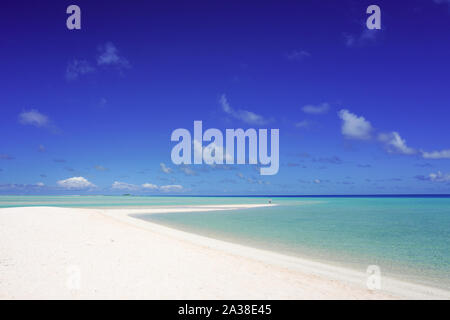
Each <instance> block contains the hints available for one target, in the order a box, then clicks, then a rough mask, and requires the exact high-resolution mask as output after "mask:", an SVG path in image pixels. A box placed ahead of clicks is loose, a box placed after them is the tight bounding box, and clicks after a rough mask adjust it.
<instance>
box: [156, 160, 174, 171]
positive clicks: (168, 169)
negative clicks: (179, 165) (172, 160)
mask: <svg viewBox="0 0 450 320" xmlns="http://www.w3.org/2000/svg"><path fill="white" fill-rule="evenodd" d="M159 166H160V167H161V171H162V172H164V173H172V172H173V170H172V169H171V168H169V167H167V166H166V165H165V164H164V163H162V162H161V163H160V164H159Z"/></svg>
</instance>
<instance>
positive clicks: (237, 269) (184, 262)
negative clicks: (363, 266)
mask: <svg viewBox="0 0 450 320" xmlns="http://www.w3.org/2000/svg"><path fill="white" fill-rule="evenodd" d="M271 205H272V206H273V205H275V204H271ZM263 206H270V204H259V205H193V206H171V207H159V208H148V209H143V208H139V209H125V208H124V209H87V208H57V207H22V208H5V209H0V239H1V241H0V299H16V298H25V299H27V298H62V299H78V298H86V299H101V298H106V299H109V298H112V299H114V298H118V299H123V298H131V299H134V298H151V299H405V298H406V299H408V298H411V299H449V298H450V292H448V291H445V290H442V289H438V288H432V287H426V286H423V285H417V284H413V283H408V282H403V281H400V280H395V279H391V278H387V277H382V290H376V291H370V290H368V289H367V287H366V286H365V283H366V279H367V274H365V273H363V272H357V271H355V270H351V269H347V268H342V267H336V266H333V265H330V264H325V263H322V262H315V261H312V260H309V259H303V258H299V257H291V256H287V255H283V254H278V253H275V252H271V251H266V250H261V249H256V248H251V247H247V246H243V245H239V244H235V243H230V242H225V241H222V240H217V239H213V238H208V237H205V236H200V235H197V234H193V233H187V232H184V231H180V230H176V229H172V228H169V227H165V226H162V225H158V224H156V223H152V222H148V221H144V220H141V219H139V218H136V217H132V216H130V215H132V214H141V213H142V214H143V213H145V214H152V213H155V214H156V213H169V212H194V211H195V212H199V211H213V210H214V211H216V210H233V209H242V208H255V207H263ZM30 223H31V224H30ZM52 223H54V224H55V225H56V228H55V227H54V226H52ZM11 229H12V230H11ZM64 229H65V230H64ZM52 230H53V231H54V232H56V233H57V234H52V233H51V231H52ZM14 231H19V234H16V233H15V232H14ZM20 231H21V232H22V233H21V234H20ZM23 231H27V232H23ZM49 231H50V233H48V232H49ZM69 234H71V235H72V236H71V237H69ZM49 237H50V239H53V240H54V241H55V242H52V241H50V242H49V241H48V240H49V239H48V238H49ZM106 238H111V239H110V241H106V240H107V239H106ZM113 238H114V239H113ZM116 238H117V239H116ZM33 242H36V243H33ZM86 242H87V243H88V248H86ZM29 243H33V245H34V247H35V248H36V250H37V251H38V252H53V254H52V258H51V261H46V259H45V256H46V255H45V254H44V257H43V256H42V254H38V253H37V252H36V253H35V252H32V251H31V252H30V251H29V249H30V248H29V246H28V245H27V244H29ZM118 243H121V247H120V248H115V247H116V246H117V244H118ZM10 246H11V247H12V248H11V247H10ZM43 246H44V248H43ZM45 246H47V247H46V248H45ZM69 248H70V249H71V250H72V251H70V250H68V249H69ZM127 252H128V253H129V256H128V255H127V254H126V253H127ZM151 252H157V253H156V254H151ZM5 257H6V261H7V262H6V264H5V263H4V262H3V260H4V259H5ZM70 257H73V258H72V259H69V258H70ZM74 257H76V258H74ZM89 258H90V259H89ZM118 258H119V261H117V259H118ZM8 259H9V260H10V263H12V265H9V264H8ZM52 261H53V262H52ZM94 261H95V263H93V262H94ZM111 263H112V265H115V266H116V268H117V269H118V270H122V272H124V273H125V274H135V275H134V276H124V275H123V274H122V273H120V275H118V274H117V272H116V270H109V271H108V269H110V268H111ZM71 264H75V265H80V269H81V270H82V271H83V272H82V274H84V275H85V277H87V278H88V279H89V281H88V282H87V283H85V282H83V283H85V286H83V287H82V288H81V289H80V290H69V289H67V288H66V287H65V286H64V284H65V282H64V281H63V280H64V279H65V278H66V277H67V274H65V269H64V268H65V267H67V266H70V265H71ZM14 265H19V266H18V267H17V268H16V269H19V270H14V268H12V267H13V266H14ZM43 265H44V266H47V267H46V268H42V266H43ZM97 265H98V268H97ZM100 266H103V267H100ZM33 269H34V271H35V272H34V273H36V270H38V271H39V272H38V273H39V274H40V276H39V277H36V275H35V274H34V273H33ZM54 269H57V272H56V275H57V276H55V275H53V276H52V274H54V273H53V272H54V271H55V270H54ZM105 269H106V270H105ZM148 269H150V270H152V272H151V273H149V272H148ZM50 270H53V271H52V272H50ZM33 275H34V277H33ZM42 277H44V279H45V278H46V277H48V279H49V280H48V281H47V282H46V283H45V284H42V285H43V286H44V287H46V288H48V291H45V290H43V289H42V287H40V286H38V288H41V289H36V290H32V291H31V292H30V291H27V289H26V288H24V287H23V286H24V285H26V282H31V283H33V282H35V280H36V278H40V279H42ZM85 277H83V279H84V278H85ZM130 277H131V278H133V279H134V278H136V279H135V280H136V281H137V282H138V283H147V285H137V284H136V282H133V281H132V279H129V278H130ZM108 279H109V280H108ZM111 279H114V281H113V283H111ZM33 280H34V281H33ZM150 280H151V281H150ZM44 282H45V281H44ZM21 284H22V285H21ZM86 286H87V287H86ZM116 287H121V288H126V289H125V290H121V291H120V292H118V291H116V290H115V288H116ZM155 289H156V291H155Z"/></svg>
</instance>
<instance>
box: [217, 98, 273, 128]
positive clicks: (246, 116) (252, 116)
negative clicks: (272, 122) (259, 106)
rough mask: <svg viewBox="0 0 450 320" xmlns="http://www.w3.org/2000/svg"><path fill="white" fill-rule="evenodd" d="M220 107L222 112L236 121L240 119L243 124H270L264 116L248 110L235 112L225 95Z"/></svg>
mask: <svg viewBox="0 0 450 320" xmlns="http://www.w3.org/2000/svg"><path fill="white" fill-rule="evenodd" d="M219 102H220V105H221V106H222V110H223V111H224V112H225V113H227V114H228V115H230V116H232V117H233V118H235V119H238V120H240V121H242V122H245V123H248V124H253V125H263V124H266V123H267V122H269V121H268V120H266V119H265V118H264V117H263V116H261V115H259V114H256V113H254V112H251V111H247V110H235V109H233V108H232V107H231V105H230V103H229V102H228V100H227V97H226V95H225V94H222V96H221V97H220V99H219Z"/></svg>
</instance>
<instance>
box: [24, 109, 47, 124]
mask: <svg viewBox="0 0 450 320" xmlns="http://www.w3.org/2000/svg"><path fill="white" fill-rule="evenodd" d="M19 122H20V123H21V124H24V125H31V126H35V127H46V126H48V125H49V124H50V120H49V118H48V117H47V116H46V115H45V114H42V113H40V112H39V111H37V110H35V109H32V110H30V111H24V112H22V113H20V114H19Z"/></svg>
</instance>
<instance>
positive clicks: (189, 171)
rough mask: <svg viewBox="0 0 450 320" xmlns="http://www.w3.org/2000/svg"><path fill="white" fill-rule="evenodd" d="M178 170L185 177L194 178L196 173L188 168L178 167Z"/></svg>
mask: <svg viewBox="0 0 450 320" xmlns="http://www.w3.org/2000/svg"><path fill="white" fill-rule="evenodd" d="M180 170H181V171H182V172H183V173H184V174H185V175H187V176H196V175H197V173H196V172H195V171H194V170H192V169H191V168H189V167H180Z"/></svg>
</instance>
